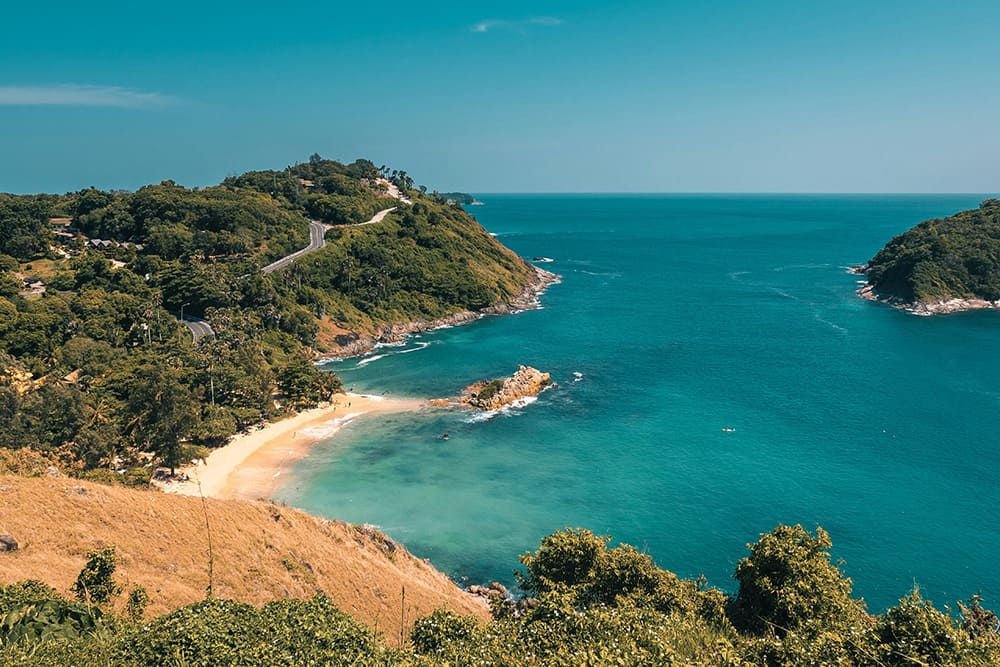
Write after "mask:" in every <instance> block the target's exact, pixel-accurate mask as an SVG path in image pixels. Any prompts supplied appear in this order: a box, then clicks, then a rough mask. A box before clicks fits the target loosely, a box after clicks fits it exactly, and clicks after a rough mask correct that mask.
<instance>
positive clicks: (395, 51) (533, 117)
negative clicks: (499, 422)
mask: <svg viewBox="0 0 1000 667" xmlns="http://www.w3.org/2000/svg"><path fill="white" fill-rule="evenodd" d="M3 21H4V24H5V25H4V30H3V39H0V191H6V192H19V193H26V192H42V191H44V192H66V191H70V190H77V189H80V188H83V187H89V186H95V187H99V188H106V189H111V188H124V189H135V188H137V187H139V186H141V185H144V184H146V183H155V182H159V181H161V180H164V179H168V178H169V179H173V180H174V181H176V182H178V183H181V184H183V185H187V186H206V185H212V184H216V183H218V182H219V181H221V180H222V179H223V178H225V177H226V176H228V175H232V174H238V173H242V172H243V171H246V170H249V169H270V168H278V169H281V168H284V167H285V166H287V165H289V164H294V163H296V162H303V161H305V160H307V159H308V158H309V156H310V155H312V154H313V153H319V154H320V155H322V156H323V157H328V158H333V159H338V160H341V161H344V162H349V161H352V160H354V159H355V158H358V157H365V158H368V159H371V160H372V161H373V162H375V163H376V164H387V165H389V166H390V167H393V168H398V169H404V170H406V171H407V172H408V173H409V174H410V175H411V176H412V177H413V178H414V179H415V180H416V182H417V183H420V184H425V185H427V186H428V187H429V188H430V189H432V190H433V189H436V190H441V191H452V190H461V191H467V192H474V193H484V192H979V193H987V192H996V191H997V190H998V189H1000V39H998V38H997V35H1000V2H997V0H960V1H951V2H945V1H944V0H940V1H927V0H906V1H903V0H866V1H864V2H858V1H855V0H836V1H828V0H809V1H808V2H802V1H801V0H796V1H788V2H781V1H767V0H733V1H728V0H701V1H699V2H671V1H669V0H660V1H658V2H654V1H638V0H618V1H616V2H593V1H590V0H575V1H574V2H568V1H558V2H544V1H543V2H524V1H522V0H506V1H504V2H493V1H487V2H439V1H436V0H425V1H422V2H407V3H395V2H382V3H376V2H367V3H363V2H356V3H355V2H352V3H343V2H338V1H335V0H334V1H326V2H324V1H323V0H314V1H313V2H275V1H274V0H270V1H269V2H266V3H258V2H255V1H254V0H245V1H244V2H241V3H227V4H219V3H214V2H211V1H210V0H203V1H201V2H190V1H189V0H177V1H175V2H170V3H137V2H134V1H130V2H127V3H126V2H118V1H117V0H110V1H107V2H99V3H94V2H85V1H80V0H78V1H76V2H62V0H53V1H51V2H46V3H20V2H19V3H8V6H5V8H4V19H3Z"/></svg>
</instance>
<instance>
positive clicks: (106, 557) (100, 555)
mask: <svg viewBox="0 0 1000 667" xmlns="http://www.w3.org/2000/svg"><path fill="white" fill-rule="evenodd" d="M116 567H117V562H116V557H115V548H114V547H113V546H107V547H104V548H103V549H95V550H94V551H90V552H88V553H87V564H86V565H84V566H83V569H82V570H80V574H79V575H78V576H77V578H76V582H75V583H74V584H73V586H72V589H71V590H72V591H73V592H74V593H76V597H77V599H78V600H80V601H81V602H86V603H89V604H98V605H101V604H105V603H107V602H110V601H111V598H113V597H115V596H116V595H118V594H119V593H120V592H121V586H119V585H118V584H117V583H116V582H115V580H114V574H115V568H116Z"/></svg>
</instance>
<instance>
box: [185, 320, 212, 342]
mask: <svg viewBox="0 0 1000 667" xmlns="http://www.w3.org/2000/svg"><path fill="white" fill-rule="evenodd" d="M181 324H183V325H184V326H186V327H187V328H188V331H190V332H191V337H192V338H194V344H195V345H197V344H198V341H200V340H201V339H202V338H204V337H205V336H214V335H215V331H214V330H213V329H212V325H211V324H209V323H208V322H206V321H205V320H203V319H201V318H200V317H185V318H184V319H183V320H181Z"/></svg>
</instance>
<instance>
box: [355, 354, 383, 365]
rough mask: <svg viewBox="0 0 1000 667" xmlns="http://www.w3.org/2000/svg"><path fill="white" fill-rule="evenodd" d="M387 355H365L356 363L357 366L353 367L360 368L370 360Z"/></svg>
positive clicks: (376, 359)
mask: <svg viewBox="0 0 1000 667" xmlns="http://www.w3.org/2000/svg"><path fill="white" fill-rule="evenodd" d="M387 356H389V355H387V354H376V355H374V356H371V357H365V358H364V359H361V360H360V361H358V364H357V366H355V368H361V367H362V366H367V365H368V364H370V363H371V362H373V361H378V360H379V359H384V358H386V357H387Z"/></svg>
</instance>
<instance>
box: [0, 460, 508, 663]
mask: <svg viewBox="0 0 1000 667" xmlns="http://www.w3.org/2000/svg"><path fill="white" fill-rule="evenodd" d="M207 508H208V517H209V525H210V528H211V536H212V545H213V552H214V593H215V596H216V597H220V598H230V599H235V600H240V601H244V602H250V603H253V604H256V605H260V604H262V603H264V602H267V601H269V600H276V599H281V598H285V597H309V596H312V595H313V594H314V593H315V592H317V591H323V592H325V593H326V594H327V595H328V596H329V597H330V598H331V599H332V600H333V601H334V603H336V604H337V606H338V607H340V608H341V609H342V610H343V611H345V612H347V613H348V614H350V615H351V616H353V617H354V618H355V619H357V620H358V621H360V622H361V623H364V624H366V625H368V626H369V627H372V628H376V629H378V630H380V631H382V632H384V633H385V636H386V639H387V640H388V641H390V642H391V643H394V640H396V639H397V638H398V637H399V636H400V629H401V626H402V625H405V628H404V629H405V631H406V632H408V631H409V628H410V626H411V625H412V622H413V621H414V620H415V619H417V618H419V617H421V616H425V615H427V614H429V613H431V612H432V611H433V610H435V609H439V608H446V609H451V610H454V611H456V612H459V613H462V614H474V615H476V616H478V617H480V618H483V619H486V618H488V617H489V613H488V610H487V609H486V607H485V605H484V603H483V602H482V601H481V598H475V597H473V596H471V595H469V594H467V593H465V592H463V591H461V590H460V589H459V588H458V587H457V586H455V584H454V583H452V582H451V580H449V579H448V578H447V577H446V576H445V575H443V574H441V573H440V572H438V571H437V570H435V569H434V568H433V567H431V566H430V565H428V564H427V563H425V562H424V561H422V560H420V559H418V558H416V557H414V556H412V555H411V554H410V553H409V552H408V551H406V550H405V549H404V548H403V547H402V546H401V545H397V544H395V543H393V542H392V541H390V540H387V539H386V538H385V537H384V536H382V535H381V534H379V533H378V532H377V531H374V530H372V529H366V528H364V527H359V526H353V525H350V524H346V523H343V522H339V521H328V520H325V519H318V518H315V517H313V516H310V515H308V514H305V513H303V512H300V511H297V510H294V509H291V508H288V507H283V506H279V505H272V504H268V503H263V502H250V501H245V500H214V499H208V500H207ZM0 533H10V534H11V535H13V536H14V538H15V539H16V540H17V541H18V542H20V544H21V549H20V550H18V551H14V552H8V553H0V582H3V583H11V582H14V581H18V580H21V579H38V580H41V581H44V582H45V583H47V584H49V585H51V586H54V587H55V588H56V589H57V590H59V591H61V592H68V589H69V586H70V585H71V584H72V583H73V581H74V580H75V579H76V576H77V574H78V573H79V571H80V569H81V568H82V567H83V565H84V563H85V561H86V558H85V554H86V552H88V551H90V550H92V549H95V548H98V547H103V546H106V545H109V544H111V545H114V546H115V547H116V548H117V550H118V554H119V557H120V564H119V567H118V572H117V577H116V578H117V579H118V580H119V581H120V582H121V583H123V584H125V585H126V586H131V585H141V586H144V587H145V588H146V590H147V591H148V593H149V596H150V598H151V602H150V608H149V612H148V613H151V614H160V613H163V612H165V611H168V610H171V609H174V608H176V607H179V606H183V605H185V604H188V603H191V602H195V601H197V600H199V599H201V598H202V597H204V595H205V589H206V586H207V584H208V564H209V558H208V542H207V539H206V530H205V515H204V513H203V509H202V500H201V499H200V498H192V497H186V496H174V495H167V494H162V493H158V492H152V491H137V490H133V489H125V488H118V487H108V486H102V485H98V484H92V483H88V482H82V481H80V480H75V479H68V478H56V479H53V478H32V479H29V478H23V477H11V476H0ZM404 586H405V591H406V592H405V606H404V603H403V588H404Z"/></svg>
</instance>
